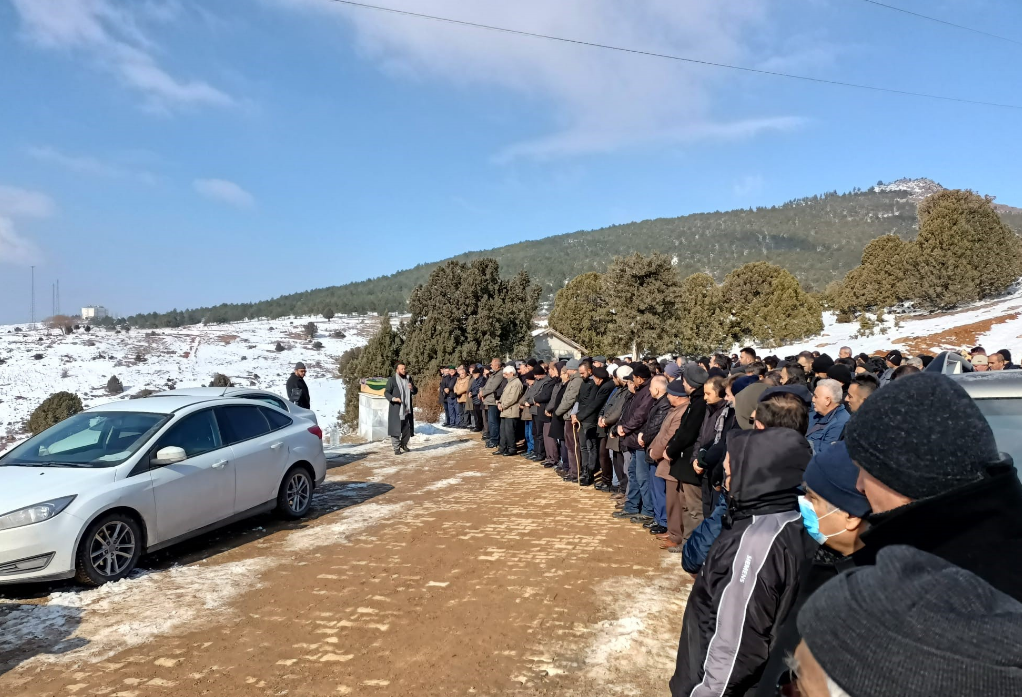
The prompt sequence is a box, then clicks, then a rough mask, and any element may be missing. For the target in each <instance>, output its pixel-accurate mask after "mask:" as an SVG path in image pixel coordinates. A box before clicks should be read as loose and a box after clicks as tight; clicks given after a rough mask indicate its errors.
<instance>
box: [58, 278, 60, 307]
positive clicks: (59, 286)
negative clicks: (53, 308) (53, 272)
mask: <svg viewBox="0 0 1022 697" xmlns="http://www.w3.org/2000/svg"><path fill="white" fill-rule="evenodd" d="M57 314H58V315H59V314H60V279H59V278H58V279H57Z"/></svg>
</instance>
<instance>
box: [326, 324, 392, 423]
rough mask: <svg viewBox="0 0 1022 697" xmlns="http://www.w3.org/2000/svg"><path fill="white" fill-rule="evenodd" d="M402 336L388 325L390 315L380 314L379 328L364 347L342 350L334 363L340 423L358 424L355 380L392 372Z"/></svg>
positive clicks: (357, 390) (385, 375)
mask: <svg viewBox="0 0 1022 697" xmlns="http://www.w3.org/2000/svg"><path fill="white" fill-rule="evenodd" d="M402 344H403V339H402V337H401V334H400V333H399V332H395V331H394V328H393V327H392V326H391V324H390V317H389V316H388V315H383V316H381V317H380V327H379V329H377V330H376V333H375V334H373V336H372V337H370V339H369V341H368V342H367V343H366V345H365V346H361V347H359V348H358V350H355V349H352V350H349V351H345V352H344V354H342V355H341V358H340V360H339V362H338V372H339V373H340V375H341V379H342V380H343V381H344V416H343V419H344V422H345V423H347V424H348V425H349V426H354V425H355V424H356V423H358V393H359V380H361V379H362V378H379V377H389V376H390V374H391V373H392V372H393V371H394V367H395V364H396V363H397V361H398V355H399V354H400V352H401V346H402Z"/></svg>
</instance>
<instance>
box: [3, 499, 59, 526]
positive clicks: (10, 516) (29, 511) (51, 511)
mask: <svg viewBox="0 0 1022 697" xmlns="http://www.w3.org/2000/svg"><path fill="white" fill-rule="evenodd" d="M74 500H75V497H74V496H63V497H61V498H59V499H51V500H49V501H43V502H42V503H37V504H34V505H32V506H25V507H24V508H19V509H18V510H16V511H11V512H10V513H5V514H4V515H0V530H10V529H11V528H20V527H22V526H23V525H31V524H32V523H41V522H43V521H44V520H49V519H50V518H52V517H53V516H55V515H57V514H58V513H60V512H61V511H62V510H64V509H65V508H67V507H68V505H69V504H70V503H71V502H72V501H74Z"/></svg>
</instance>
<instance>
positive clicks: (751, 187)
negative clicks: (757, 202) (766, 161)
mask: <svg viewBox="0 0 1022 697" xmlns="http://www.w3.org/2000/svg"><path fill="white" fill-rule="evenodd" d="M763 184H764V182H763V177H762V176H761V175H759V174H749V175H746V176H744V177H742V178H741V179H739V180H738V181H737V182H735V186H734V192H735V195H736V196H738V197H745V196H750V195H752V194H758V193H759V192H760V191H762V190H763Z"/></svg>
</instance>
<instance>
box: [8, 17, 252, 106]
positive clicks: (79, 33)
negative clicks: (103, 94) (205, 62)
mask: <svg viewBox="0 0 1022 697" xmlns="http://www.w3.org/2000/svg"><path fill="white" fill-rule="evenodd" d="M11 2H13V4H14V8H15V10H17V12H18V15H19V17H20V18H21V23H22V29H23V31H24V33H25V35H26V36H27V37H28V38H29V39H30V40H31V41H33V42H34V43H35V44H37V45H38V46H40V47H42V48H46V49H52V50H63V51H69V52H70V51H77V52H81V53H83V54H85V55H88V56H89V57H90V58H92V59H94V60H95V61H96V62H97V63H98V64H99V65H100V66H102V67H103V68H104V69H106V70H108V71H109V72H111V73H112V74H113V75H115V76H116V77H117V78H118V79H119V80H120V81H121V82H122V83H123V84H124V85H126V86H127V87H129V88H131V89H133V90H135V91H137V92H138V93H140V94H141V95H142V97H143V100H144V101H143V104H144V106H145V107H146V108H147V109H149V110H151V111H155V112H163V113H165V112H169V111H173V110H175V109H181V108H186V107H195V106H231V105H234V104H236V102H235V100H234V98H232V97H231V96H230V95H228V94H226V93H225V92H223V91H221V90H219V89H217V88H216V87H213V86H211V85H209V84H208V83H206V82H204V81H202V80H182V79H178V78H175V77H173V76H172V75H170V73H168V72H167V71H166V70H164V69H163V68H162V67H160V65H159V63H158V62H157V61H156V59H155V58H154V57H153V55H152V54H153V53H154V51H155V46H154V44H153V42H152V41H151V40H150V39H149V38H148V37H147V36H146V34H145V33H144V31H143V29H142V27H141V26H140V25H141V23H142V22H144V21H150V22H151V21H163V20H169V19H170V18H172V17H173V16H174V15H175V14H176V13H175V12H173V11H172V10H169V9H166V8H171V7H173V4H165V5H162V6H161V5H156V4H153V3H128V2H118V1H116V0H11ZM160 7H163V8H164V10H163V11H162V12H161V11H160V9H159V8H160ZM154 8H155V9H154Z"/></svg>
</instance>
